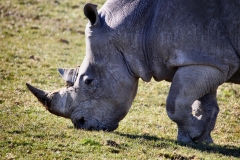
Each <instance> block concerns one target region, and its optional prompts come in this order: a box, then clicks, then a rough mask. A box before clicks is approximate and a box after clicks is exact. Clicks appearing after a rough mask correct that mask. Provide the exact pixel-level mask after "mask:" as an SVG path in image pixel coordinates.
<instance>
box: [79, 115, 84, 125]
mask: <svg viewBox="0 0 240 160" xmlns="http://www.w3.org/2000/svg"><path fill="white" fill-rule="evenodd" d="M84 123H85V120H84V118H83V117H82V118H81V119H79V120H78V124H79V125H80V126H82V125H84Z"/></svg>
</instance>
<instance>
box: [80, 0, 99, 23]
mask: <svg viewBox="0 0 240 160" xmlns="http://www.w3.org/2000/svg"><path fill="white" fill-rule="evenodd" d="M83 10H84V14H85V16H86V17H87V18H88V19H89V21H90V23H91V25H92V26H95V25H97V24H98V23H99V17H98V12H97V5H95V4H92V3H87V4H85V6H84V9H83Z"/></svg>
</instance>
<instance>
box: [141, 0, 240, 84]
mask: <svg viewBox="0 0 240 160" xmlns="http://www.w3.org/2000/svg"><path fill="white" fill-rule="evenodd" d="M225 3H226V4H222V3H221V1H219V0H210V1H209V0H195V1H191V0H184V1H177V0H175V1H166V0H161V1H158V5H157V6H155V7H156V9H155V14H154V16H153V17H150V18H151V20H150V21H149V24H148V26H147V27H146V31H145V32H146V34H147V35H148V38H147V39H145V41H146V42H145V43H146V44H147V45H146V53H148V54H149V53H150V56H149V57H150V58H149V60H150V61H151V60H152V61H153V63H151V64H153V65H152V70H153V73H154V76H156V79H158V75H160V72H159V61H160V60H159V59H161V60H162V63H161V65H162V64H165V66H166V67H167V68H177V67H180V66H186V65H209V66H213V67H216V68H218V69H220V70H221V71H223V72H224V73H225V75H224V76H225V79H226V80H227V79H228V78H230V77H231V76H232V74H233V73H234V72H236V70H237V69H238V68H239V62H240V60H239V55H238V53H240V52H239V43H238V39H239V36H238V34H239V29H238V26H239V24H240V23H239V22H240V21H239V15H240V14H239V12H240V9H239V5H238V6H235V1H227V0H226V1H225ZM228 3H229V4H228ZM223 5H230V6H231V7H232V8H234V11H235V12H237V14H236V15H232V16H231V17H229V16H227V13H228V11H225V10H227V9H229V13H228V14H230V8H231V7H229V8H227V9H226V8H224V7H223ZM223 19H226V20H225V21H223ZM233 20H235V22H234V23H231V21H233ZM159 55H160V56H159ZM156 57H158V60H156ZM161 78H162V77H161V76H160V77H159V80H161Z"/></svg>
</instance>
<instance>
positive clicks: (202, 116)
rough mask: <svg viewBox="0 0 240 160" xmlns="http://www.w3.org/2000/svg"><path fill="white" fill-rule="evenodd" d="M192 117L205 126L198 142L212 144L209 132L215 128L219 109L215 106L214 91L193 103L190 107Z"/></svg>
mask: <svg viewBox="0 0 240 160" xmlns="http://www.w3.org/2000/svg"><path fill="white" fill-rule="evenodd" d="M192 111H193V115H194V116H195V117H197V119H198V120H202V121H203V123H204V124H205V125H206V130H205V132H204V133H203V135H202V136H201V137H200V138H199V139H197V140H196V141H198V142H205V143H213V140H212V137H211V131H212V130H213V129H214V127H215V123H216V119H217V115H218V112H219V107H218V104H217V98H216V91H214V92H211V93H209V94H207V95H205V96H203V97H202V98H200V99H199V100H197V101H195V102H194V103H193V105H192Z"/></svg>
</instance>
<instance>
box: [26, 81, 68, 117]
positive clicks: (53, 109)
mask: <svg viewBox="0 0 240 160" xmlns="http://www.w3.org/2000/svg"><path fill="white" fill-rule="evenodd" d="M26 86H27V88H28V89H29V90H30V91H31V92H32V94H33V95H34V96H35V97H37V99H38V100H39V101H40V102H41V103H42V104H43V106H44V107H45V108H46V109H47V110H48V111H49V112H50V113H52V114H55V115H57V116H61V117H65V118H69V116H68V115H67V114H66V110H65V105H63V103H60V104H61V105H59V104H58V103H56V102H57V101H59V94H60V93H59V92H54V93H51V92H47V91H44V90H41V89H38V88H35V87H33V86H32V85H30V84H28V83H26ZM62 100H64V99H62Z"/></svg>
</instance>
